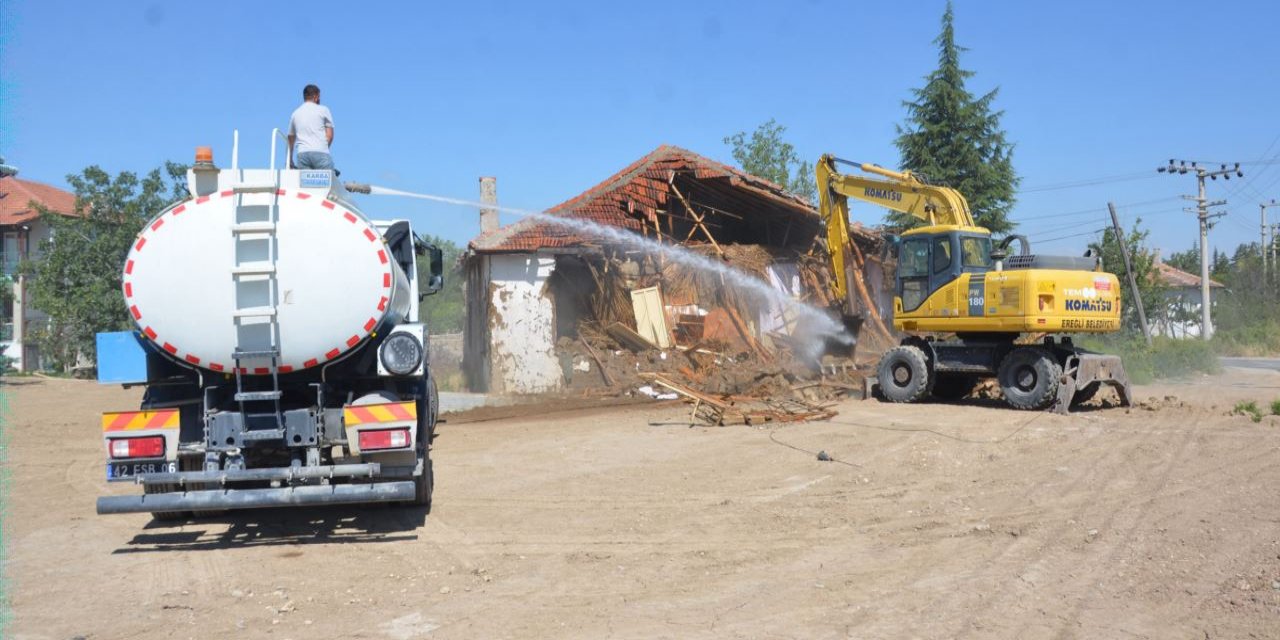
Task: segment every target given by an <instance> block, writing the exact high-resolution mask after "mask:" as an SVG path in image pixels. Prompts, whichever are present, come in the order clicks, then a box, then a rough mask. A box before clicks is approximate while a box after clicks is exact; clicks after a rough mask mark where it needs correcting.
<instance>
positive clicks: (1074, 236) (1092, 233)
mask: <svg viewBox="0 0 1280 640" xmlns="http://www.w3.org/2000/svg"><path fill="white" fill-rule="evenodd" d="M1103 231H1106V229H1105V228H1102V229H1093V230H1090V231H1082V232H1080V233H1073V234H1070V235H1065V236H1058V237H1056V238H1043V239H1037V240H1036V243H1037V244H1044V243H1049V242H1054V241H1057V240H1066V239H1068V238H1079V237H1081V236H1091V235H1094V234H1097V233H1102V232H1103Z"/></svg>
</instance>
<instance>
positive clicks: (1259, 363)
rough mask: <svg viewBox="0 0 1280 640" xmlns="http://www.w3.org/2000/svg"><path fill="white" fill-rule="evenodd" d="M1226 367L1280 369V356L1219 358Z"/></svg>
mask: <svg viewBox="0 0 1280 640" xmlns="http://www.w3.org/2000/svg"><path fill="white" fill-rule="evenodd" d="M1218 361H1219V362H1221V363H1222V366H1224V367H1240V368H1242V369H1267V370H1270V371H1280V358H1218Z"/></svg>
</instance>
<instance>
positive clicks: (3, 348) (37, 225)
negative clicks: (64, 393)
mask: <svg viewBox="0 0 1280 640" xmlns="http://www.w3.org/2000/svg"><path fill="white" fill-rule="evenodd" d="M37 205H39V206H41V207H44V208H45V209H48V210H49V211H51V212H53V213H56V214H60V215H64V216H74V215H77V212H76V196H75V194H73V193H71V192H69V191H66V190H63V189H59V188H57V187H54V186H52V185H47V184H44V183H42V182H36V181H34V180H24V179H22V178H18V177H15V176H6V177H3V178H0V237H2V238H3V242H2V244H0V268H3V269H4V275H5V276H6V277H8V278H9V279H11V280H12V285H11V286H12V287H13V303H12V304H10V305H4V308H3V309H0V352H3V354H4V355H5V356H6V357H8V358H10V359H11V360H12V361H13V363H14V366H15V367H16V368H17V369H18V370H19V371H26V370H33V369H37V368H39V362H40V354H39V351H38V349H37V348H36V346H35V345H34V344H29V343H28V342H27V341H26V340H24V338H25V336H26V335H27V333H28V331H27V329H28V327H30V326H32V325H33V324H34V323H39V322H44V321H45V320H46V316H45V315H44V314H43V313H41V312H40V311H39V310H37V309H33V308H31V307H30V305H28V304H27V302H26V297H27V296H26V283H25V279H24V277H23V276H21V275H19V274H18V273H17V269H18V264H19V263H21V262H22V261H23V260H27V259H30V258H31V257H32V253H33V252H35V251H37V250H38V249H39V246H40V243H41V242H42V241H43V240H45V239H47V238H49V237H50V235H51V231H50V229H49V225H48V224H46V223H45V222H44V221H43V220H41V219H40V210H39V209H38V208H37Z"/></svg>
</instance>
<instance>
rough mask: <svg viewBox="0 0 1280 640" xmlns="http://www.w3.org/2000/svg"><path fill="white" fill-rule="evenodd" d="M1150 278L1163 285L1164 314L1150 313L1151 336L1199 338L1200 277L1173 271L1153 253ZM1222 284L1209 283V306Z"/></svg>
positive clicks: (1181, 271) (1211, 281) (1172, 268)
mask: <svg viewBox="0 0 1280 640" xmlns="http://www.w3.org/2000/svg"><path fill="white" fill-rule="evenodd" d="M1154 267H1155V268H1154V270H1153V271H1152V275H1153V277H1155V278H1158V279H1159V280H1160V282H1161V283H1162V284H1163V285H1164V286H1165V288H1166V289H1165V303H1166V307H1165V309H1164V313H1160V314H1153V315H1154V316H1155V317H1153V318H1152V322H1151V328H1152V330H1153V333H1154V334H1155V335H1162V336H1168V337H1170V338H1198V337H1200V322H1201V317H1200V316H1201V313H1200V309H1201V306H1202V298H1201V295H1200V276H1198V275H1194V274H1190V273H1187V272H1186V271H1183V270H1181V269H1178V268H1175V267H1173V266H1171V265H1169V264H1167V263H1165V262H1164V261H1162V260H1161V259H1160V256H1159V255H1158V254H1157V255H1156V257H1155V265H1154ZM1222 288H1223V285H1222V283H1220V282H1216V281H1214V280H1213V279H1210V280H1209V297H1210V304H1212V303H1213V302H1215V301H1216V299H1217V297H1218V291H1220V290H1221V289H1222Z"/></svg>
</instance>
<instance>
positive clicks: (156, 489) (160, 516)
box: [142, 484, 191, 520]
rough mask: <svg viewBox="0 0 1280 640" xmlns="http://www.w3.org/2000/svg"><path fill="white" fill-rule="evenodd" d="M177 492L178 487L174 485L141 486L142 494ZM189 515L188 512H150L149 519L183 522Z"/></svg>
mask: <svg viewBox="0 0 1280 640" xmlns="http://www.w3.org/2000/svg"><path fill="white" fill-rule="evenodd" d="M177 490H178V485H176V484H144V485H142V493H144V494H152V493H169V492H171V491H177ZM190 515H191V514H190V512H188V511H152V512H151V517H152V518H155V519H156V520H183V519H186V518H187V517H189V516H190Z"/></svg>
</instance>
